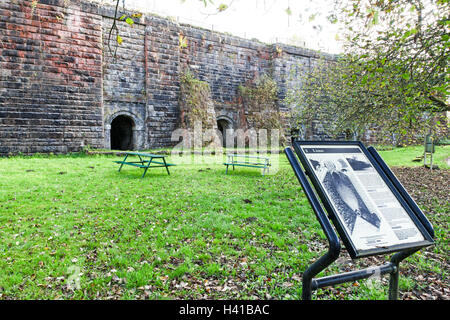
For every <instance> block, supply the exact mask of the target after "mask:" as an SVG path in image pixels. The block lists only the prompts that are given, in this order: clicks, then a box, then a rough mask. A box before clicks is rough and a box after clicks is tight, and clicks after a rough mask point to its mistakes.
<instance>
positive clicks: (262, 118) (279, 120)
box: [238, 75, 287, 143]
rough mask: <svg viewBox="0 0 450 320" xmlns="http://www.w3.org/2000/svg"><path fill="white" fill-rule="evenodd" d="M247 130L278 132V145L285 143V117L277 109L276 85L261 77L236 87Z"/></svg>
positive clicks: (271, 80)
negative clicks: (275, 130)
mask: <svg viewBox="0 0 450 320" xmlns="http://www.w3.org/2000/svg"><path fill="white" fill-rule="evenodd" d="M238 95H239V97H240V100H241V101H242V105H243V112H244V114H245V120H246V125H247V127H248V128H254V129H267V130H274V129H277V130H280V143H284V142H285V141H286V137H285V134H284V127H285V126H284V122H285V119H286V117H287V115H286V114H285V113H284V112H281V111H280V109H279V105H278V103H279V101H278V85H277V83H276V82H275V80H273V79H272V78H271V77H269V76H268V75H262V76H261V77H259V78H257V79H256V80H254V81H253V82H252V83H250V84H248V85H245V86H243V85H240V86H239V87H238Z"/></svg>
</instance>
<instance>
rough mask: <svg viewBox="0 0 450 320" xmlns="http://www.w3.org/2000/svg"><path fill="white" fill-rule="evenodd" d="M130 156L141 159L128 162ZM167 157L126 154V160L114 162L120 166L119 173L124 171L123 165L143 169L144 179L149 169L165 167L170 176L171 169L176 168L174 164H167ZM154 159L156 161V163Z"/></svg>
mask: <svg viewBox="0 0 450 320" xmlns="http://www.w3.org/2000/svg"><path fill="white" fill-rule="evenodd" d="M129 156H137V157H138V158H139V161H129V160H128V161H127V159H128V157H129ZM165 157H166V156H165V155H161V154H151V153H145V152H125V158H123V160H122V161H114V162H115V163H118V164H120V168H119V172H120V170H121V169H122V167H123V165H128V166H134V167H139V168H143V169H144V173H143V174H142V177H141V178H144V177H145V174H146V173H147V170H148V169H149V168H161V167H165V168H166V170H167V174H169V175H170V172H169V167H170V166H174V164H171V163H167V162H166V159H165ZM154 159H156V161H155V160H154Z"/></svg>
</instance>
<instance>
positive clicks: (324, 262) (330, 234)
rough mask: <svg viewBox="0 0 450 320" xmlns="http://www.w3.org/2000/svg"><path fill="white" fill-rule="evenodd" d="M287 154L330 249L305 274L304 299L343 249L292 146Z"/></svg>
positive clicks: (309, 296)
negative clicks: (316, 278) (320, 274)
mask: <svg viewBox="0 0 450 320" xmlns="http://www.w3.org/2000/svg"><path fill="white" fill-rule="evenodd" d="M284 151H285V153H286V156H287V158H288V160H289V162H290V164H291V166H292V169H293V170H294V173H295V175H296V176H297V179H298V181H299V182H300V184H301V186H302V188H303V190H304V192H305V194H306V197H307V198H308V200H309V203H310V204H311V207H312V208H313V211H314V213H315V214H316V217H317V219H318V220H319V223H320V225H321V227H322V229H323V231H324V233H325V236H326V237H327V239H328V244H329V249H328V252H327V253H326V254H325V255H323V256H322V257H320V258H319V260H317V261H316V262H314V263H313V264H312V265H311V266H310V267H309V268H308V269H307V270H306V271H305V272H304V274H303V280H302V282H303V283H302V285H303V289H302V299H303V300H310V299H311V291H312V290H313V289H314V288H313V286H312V283H313V278H314V276H315V275H317V274H318V273H319V272H321V271H322V270H324V269H325V268H326V267H328V266H329V265H330V264H332V263H333V262H334V261H335V260H336V259H337V258H338V257H339V253H340V251H341V245H340V243H339V238H338V236H337V234H336V232H335V231H334V229H333V227H332V226H331V223H330V220H328V217H327V215H326V214H325V212H324V211H323V209H322V206H321V205H320V202H319V200H318V199H317V197H316V194H315V193H314V191H313V189H312V187H311V185H310V184H309V182H308V178H307V177H306V175H305V173H304V172H303V170H302V168H301V167H300V163H299V162H298V160H297V158H296V157H295V155H294V153H293V152H292V149H291V148H286V149H285V150H284Z"/></svg>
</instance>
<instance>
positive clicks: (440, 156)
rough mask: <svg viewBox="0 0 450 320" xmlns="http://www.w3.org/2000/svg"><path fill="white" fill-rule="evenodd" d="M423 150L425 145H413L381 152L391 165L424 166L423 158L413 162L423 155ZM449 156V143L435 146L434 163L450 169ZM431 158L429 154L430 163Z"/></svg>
mask: <svg viewBox="0 0 450 320" xmlns="http://www.w3.org/2000/svg"><path fill="white" fill-rule="evenodd" d="M423 151H424V147H423V146H412V147H407V148H394V149H392V150H386V151H381V150H380V151H379V153H380V155H381V157H382V158H383V159H384V161H386V163H388V164H389V165H390V166H405V167H420V166H423V160H422V161H420V162H413V161H412V160H413V159H414V158H416V157H418V156H422V155H423ZM448 158H450V146H449V145H445V146H444V145H442V146H435V153H434V154H433V164H434V165H438V166H439V168H442V169H450V164H449V162H447V159H448ZM429 160H430V159H429V158H428V156H427V163H429Z"/></svg>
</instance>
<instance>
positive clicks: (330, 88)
mask: <svg viewBox="0 0 450 320" xmlns="http://www.w3.org/2000/svg"><path fill="white" fill-rule="evenodd" d="M448 4H449V3H448V0H439V1H432V0H413V1H410V0H398V1H393V0H385V1H382V0H379V1H370V0H366V1H361V0H348V1H346V2H345V3H344V4H340V2H339V3H338V2H337V4H336V5H337V7H335V9H336V10H337V11H335V12H338V13H339V14H338V15H332V17H333V19H336V17H337V19H336V21H340V22H341V23H342V24H343V26H344V27H345V29H344V35H345V39H346V46H345V53H344V54H343V55H341V56H340V57H339V58H338V59H337V61H335V62H333V63H328V64H325V63H318V64H317V66H316V67H315V68H314V69H313V70H311V71H309V72H307V73H306V74H305V77H304V79H303V81H302V86H299V87H297V88H296V90H294V91H293V92H291V96H290V101H291V102H292V101H294V99H295V100H296V101H301V107H300V108H299V110H297V114H296V116H295V117H294V119H297V122H298V120H299V119H300V120H301V119H305V120H308V121H310V120H312V119H313V118H315V119H318V120H320V121H323V122H325V123H328V124H329V129H330V132H331V133H332V134H333V135H336V134H338V133H343V132H344V131H345V129H350V130H352V131H354V132H355V133H356V135H357V136H359V137H360V136H361V135H362V134H363V132H364V131H365V130H368V129H370V128H374V127H377V128H378V129H382V132H383V133H384V134H385V135H388V136H391V135H392V134H397V135H402V136H403V137H407V136H408V133H409V132H410V131H411V130H415V131H417V130H419V131H420V130H422V131H427V132H428V131H434V132H436V128H437V127H438V126H439V125H440V123H439V121H436V117H434V115H435V114H436V113H438V112H442V111H449V104H448V80H449V76H448V57H449V33H448V27H449V16H450V8H449V6H448ZM330 16H331V15H330ZM303 122H305V121H303ZM445 129H446V128H445Z"/></svg>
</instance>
